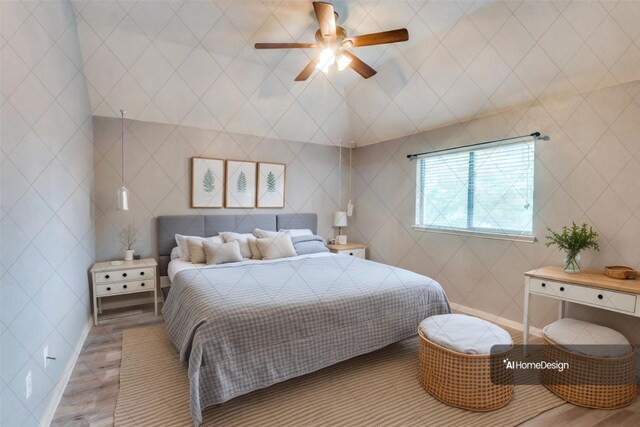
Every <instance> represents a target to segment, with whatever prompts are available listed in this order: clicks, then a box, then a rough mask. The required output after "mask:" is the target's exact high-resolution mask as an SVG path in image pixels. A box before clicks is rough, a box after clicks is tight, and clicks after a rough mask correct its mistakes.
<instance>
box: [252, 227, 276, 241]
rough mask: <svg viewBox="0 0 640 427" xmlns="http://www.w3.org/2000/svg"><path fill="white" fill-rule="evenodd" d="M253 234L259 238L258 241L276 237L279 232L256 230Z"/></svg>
mask: <svg viewBox="0 0 640 427" xmlns="http://www.w3.org/2000/svg"><path fill="white" fill-rule="evenodd" d="M253 234H254V235H255V236H256V237H257V238H258V239H266V238H269V237H276V236H277V235H278V234H279V232H277V231H268V230H262V229H260V228H256V229H255V230H253Z"/></svg>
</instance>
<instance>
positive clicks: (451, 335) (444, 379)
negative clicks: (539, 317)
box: [418, 314, 513, 411]
mask: <svg viewBox="0 0 640 427" xmlns="http://www.w3.org/2000/svg"><path fill="white" fill-rule="evenodd" d="M418 336H419V339H420V351H419V372H418V378H419V380H420V384H421V385H422V387H424V389H425V390H426V391H427V392H429V394H431V395H432V396H433V397H435V398H436V399H438V400H440V401H441V402H444V403H446V404H448V405H451V406H455V407H458V408H463V409H469V410H472V411H492V410H494V409H498V408H501V407H503V406H505V405H507V404H508V403H509V401H510V400H511V399H512V397H513V384H512V383H511V377H512V372H511V371H508V370H506V369H500V370H494V377H493V380H494V381H493V382H492V376H491V369H492V363H494V366H495V363H496V361H498V363H502V360H503V359H504V358H508V357H509V355H510V353H511V346H512V340H511V336H510V335H509V333H508V332H507V331H505V330H504V329H502V328H500V327H498V326H496V325H494V324H492V323H489V322H487V321H485V320H482V319H478V318H475V317H470V316H465V315H462V314H444V315H440V316H432V317H429V318H427V319H425V320H424V321H422V322H421V323H420V327H419V328H418ZM493 345H504V346H506V347H508V348H509V350H507V351H505V352H502V353H499V354H490V351H491V347H492V346H493ZM496 371H497V372H498V375H500V376H501V378H496ZM502 377H504V378H502Z"/></svg>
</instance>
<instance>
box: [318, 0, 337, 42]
mask: <svg viewBox="0 0 640 427" xmlns="http://www.w3.org/2000/svg"><path fill="white" fill-rule="evenodd" d="M313 10H315V12H316V18H317V19H318V24H320V34H322V38H323V39H325V40H327V41H332V40H335V39H336V17H335V15H334V10H333V6H332V5H331V3H325V2H320V1H314V2H313Z"/></svg>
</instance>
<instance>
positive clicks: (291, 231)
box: [278, 228, 313, 237]
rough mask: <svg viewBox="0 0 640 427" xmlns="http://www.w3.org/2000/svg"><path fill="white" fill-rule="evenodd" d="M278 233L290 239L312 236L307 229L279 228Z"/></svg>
mask: <svg viewBox="0 0 640 427" xmlns="http://www.w3.org/2000/svg"><path fill="white" fill-rule="evenodd" d="M278 232H280V233H287V234H289V236H291V237H300V236H313V233H312V232H311V230H309V229H308V228H289V229H286V228H281V229H280V230H278Z"/></svg>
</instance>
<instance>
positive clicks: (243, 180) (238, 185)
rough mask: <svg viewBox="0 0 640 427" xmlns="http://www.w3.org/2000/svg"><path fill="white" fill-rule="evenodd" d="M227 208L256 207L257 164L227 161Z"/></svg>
mask: <svg viewBox="0 0 640 427" xmlns="http://www.w3.org/2000/svg"><path fill="white" fill-rule="evenodd" d="M226 169H227V173H226V176H227V180H226V183H227V185H226V191H225V207H227V208H253V207H255V205H256V163H255V162H245V161H241V160H227V168H226Z"/></svg>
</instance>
